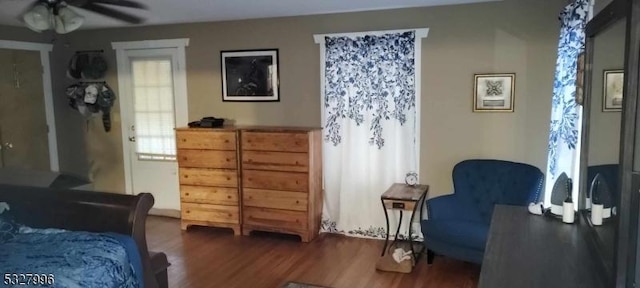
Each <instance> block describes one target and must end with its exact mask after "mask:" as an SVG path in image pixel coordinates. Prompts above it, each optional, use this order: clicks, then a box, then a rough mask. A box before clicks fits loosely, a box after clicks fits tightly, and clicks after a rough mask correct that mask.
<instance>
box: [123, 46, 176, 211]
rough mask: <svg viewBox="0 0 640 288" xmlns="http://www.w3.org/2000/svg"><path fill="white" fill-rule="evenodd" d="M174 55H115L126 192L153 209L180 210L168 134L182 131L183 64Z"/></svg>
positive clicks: (167, 52)
mask: <svg viewBox="0 0 640 288" xmlns="http://www.w3.org/2000/svg"><path fill="white" fill-rule="evenodd" d="M178 52H179V51H178V49H175V48H165V49H132V50H125V51H122V53H118V55H119V59H118V63H119V72H121V74H120V75H121V78H120V79H119V83H120V84H121V85H123V86H122V89H121V94H122V95H121V99H120V100H121V101H122V103H121V109H122V112H121V113H122V122H123V123H122V125H123V128H125V129H123V131H124V133H123V138H124V139H123V143H125V146H127V147H125V149H124V150H125V151H124V152H125V153H127V154H128V157H125V162H128V163H125V165H128V166H129V167H126V168H128V169H125V170H128V171H127V173H128V174H129V179H128V181H127V185H128V186H129V187H127V190H128V191H129V192H130V193H131V194H138V193H142V192H149V193H151V194H153V196H154V198H155V205H154V208H157V209H170V210H179V209H180V194H179V184H178V164H177V162H176V144H175V143H176V142H175V130H174V129H175V128H176V126H178V125H180V126H182V125H186V119H187V115H186V113H187V111H186V93H185V90H186V89H181V87H182V86H183V84H184V83H182V80H183V79H182V78H181V77H180V75H181V73H183V72H184V71H180V68H181V67H180V66H182V67H184V64H182V65H181V63H180V62H181V61H179V55H180V53H178ZM121 58H124V59H121ZM182 69H184V68H182ZM182 75H183V74H182ZM122 76H123V77H122ZM127 158H128V161H126V160H127Z"/></svg>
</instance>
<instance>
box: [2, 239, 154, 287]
mask: <svg viewBox="0 0 640 288" xmlns="http://www.w3.org/2000/svg"><path fill="white" fill-rule="evenodd" d="M0 272H1V273H33V274H36V273H37V274H47V275H49V274H51V275H53V277H54V283H53V285H26V287H65V288H75V287H83V288H84V287H89V288H91V287H104V288H109V287H114V288H115V287H118V288H120V287H123V288H134V287H136V288H138V287H142V286H143V285H142V283H143V280H142V268H141V265H140V257H139V256H138V253H137V248H136V247H135V242H134V241H133V239H131V237H128V236H125V235H118V234H111V233H88V232H75V231H74V232H72V231H65V230H53V229H31V228H26V229H24V228H23V229H22V231H21V233H19V234H17V235H16V237H14V238H13V239H11V240H9V241H6V242H4V243H0ZM0 276H4V274H2V275H0ZM3 280H4V279H0V284H4V283H2V282H3ZM0 286H1V285H0ZM14 286H15V287H25V285H13V286H12V285H7V286H2V287H14Z"/></svg>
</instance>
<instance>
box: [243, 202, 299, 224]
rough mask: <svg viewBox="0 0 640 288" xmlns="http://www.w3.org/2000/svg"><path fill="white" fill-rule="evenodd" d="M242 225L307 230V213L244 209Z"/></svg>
mask: <svg viewBox="0 0 640 288" xmlns="http://www.w3.org/2000/svg"><path fill="white" fill-rule="evenodd" d="M242 213H243V221H244V222H243V223H246V224H249V225H257V226H268V227H279V228H289V229H307V226H308V225H307V213H306V212H299V211H288V210H277V209H268V208H254V207H245V208H244V209H243V211H242Z"/></svg>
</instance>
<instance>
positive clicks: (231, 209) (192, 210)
mask: <svg viewBox="0 0 640 288" xmlns="http://www.w3.org/2000/svg"><path fill="white" fill-rule="evenodd" d="M181 214H182V219H183V220H192V221H207V222H218V223H230V224H237V223H240V221H239V220H240V218H239V212H238V207H237V206H222V205H209V204H197V203H182V213H181Z"/></svg>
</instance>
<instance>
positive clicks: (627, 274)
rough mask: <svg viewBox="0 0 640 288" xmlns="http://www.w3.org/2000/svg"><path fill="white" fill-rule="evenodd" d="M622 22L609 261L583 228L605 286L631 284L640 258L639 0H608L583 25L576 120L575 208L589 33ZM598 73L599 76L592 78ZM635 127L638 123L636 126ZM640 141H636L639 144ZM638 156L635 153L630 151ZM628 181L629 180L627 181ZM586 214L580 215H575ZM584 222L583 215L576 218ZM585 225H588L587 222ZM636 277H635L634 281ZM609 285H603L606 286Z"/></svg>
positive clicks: (583, 173)
mask: <svg viewBox="0 0 640 288" xmlns="http://www.w3.org/2000/svg"><path fill="white" fill-rule="evenodd" d="M620 20H625V21H626V31H625V34H626V35H625V36H626V37H625V51H624V73H625V74H624V75H625V77H624V99H623V110H622V112H621V113H622V115H621V122H622V123H621V131H620V155H619V157H620V158H619V171H620V172H619V176H618V177H619V179H618V182H619V188H620V190H621V191H620V196H619V197H618V201H619V203H617V207H618V209H617V210H618V212H617V214H618V217H616V218H615V219H614V220H613V221H615V222H614V225H616V229H615V238H614V239H615V241H616V242H615V243H613V245H614V247H613V248H614V249H613V251H614V255H613V263H606V262H605V260H604V259H606V258H607V256H606V255H604V249H603V246H602V245H604V244H603V243H602V242H601V241H600V238H599V236H598V235H597V234H596V232H595V231H594V230H593V229H589V233H588V234H589V236H588V237H587V238H588V239H589V240H590V241H588V242H590V243H591V244H592V247H593V248H594V250H595V254H597V257H599V259H598V260H600V261H597V262H599V263H601V264H602V265H601V269H602V270H603V271H604V272H605V273H604V274H605V275H603V276H604V277H605V280H606V281H607V283H611V284H612V285H610V287H620V288H623V287H633V285H634V283H635V282H636V277H638V275H640V271H636V260H637V259H640V255H638V254H637V252H638V247H637V246H638V244H639V243H638V242H637V240H638V216H639V214H638V210H640V209H639V208H640V201H639V200H640V193H632V191H635V190H637V189H638V187H637V186H639V185H640V173H636V172H634V171H633V164H634V163H633V162H634V161H633V157H634V150H635V147H634V144H635V136H636V135H635V134H636V132H635V130H636V125H640V119H638V123H637V122H636V113H637V111H639V110H638V104H639V103H638V101H637V98H638V89H639V84H640V82H639V80H638V77H639V76H640V71H639V67H640V0H614V1H612V2H611V3H610V4H609V5H607V6H606V7H605V8H604V9H603V10H602V11H600V12H599V13H598V14H597V15H595V16H594V17H593V18H592V19H591V21H589V22H588V23H587V26H586V35H585V36H586V46H585V53H586V55H585V61H586V65H585V72H584V77H585V78H584V79H583V80H584V81H583V83H584V87H583V89H584V103H583V116H582V117H583V118H582V138H581V147H582V148H581V151H580V184H579V185H580V186H579V191H580V192H579V193H580V194H579V204H578V205H579V206H578V207H579V209H580V210H581V211H582V209H583V208H584V207H586V189H587V187H588V183H587V179H586V178H587V166H588V151H589V143H588V142H589V141H588V139H589V120H590V114H591V100H592V98H593V96H592V92H593V91H592V87H591V83H592V79H593V78H592V77H594V76H596V75H594V73H593V67H592V63H593V54H594V37H595V36H597V35H598V34H599V33H601V32H603V31H604V30H606V29H607V28H608V27H609V26H611V25H613V24H615V23H617V21H620ZM598 77H599V76H598ZM639 127H640V126H639ZM639 145H640V143H639ZM635 156H636V157H640V155H635ZM632 180H633V181H632ZM580 214H581V215H582V217H583V218H584V217H586V215H587V214H586V213H584V211H582V213H580ZM582 220H585V221H587V219H582ZM587 226H588V224H587ZM638 280H640V279H638ZM608 286H609V285H608Z"/></svg>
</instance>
